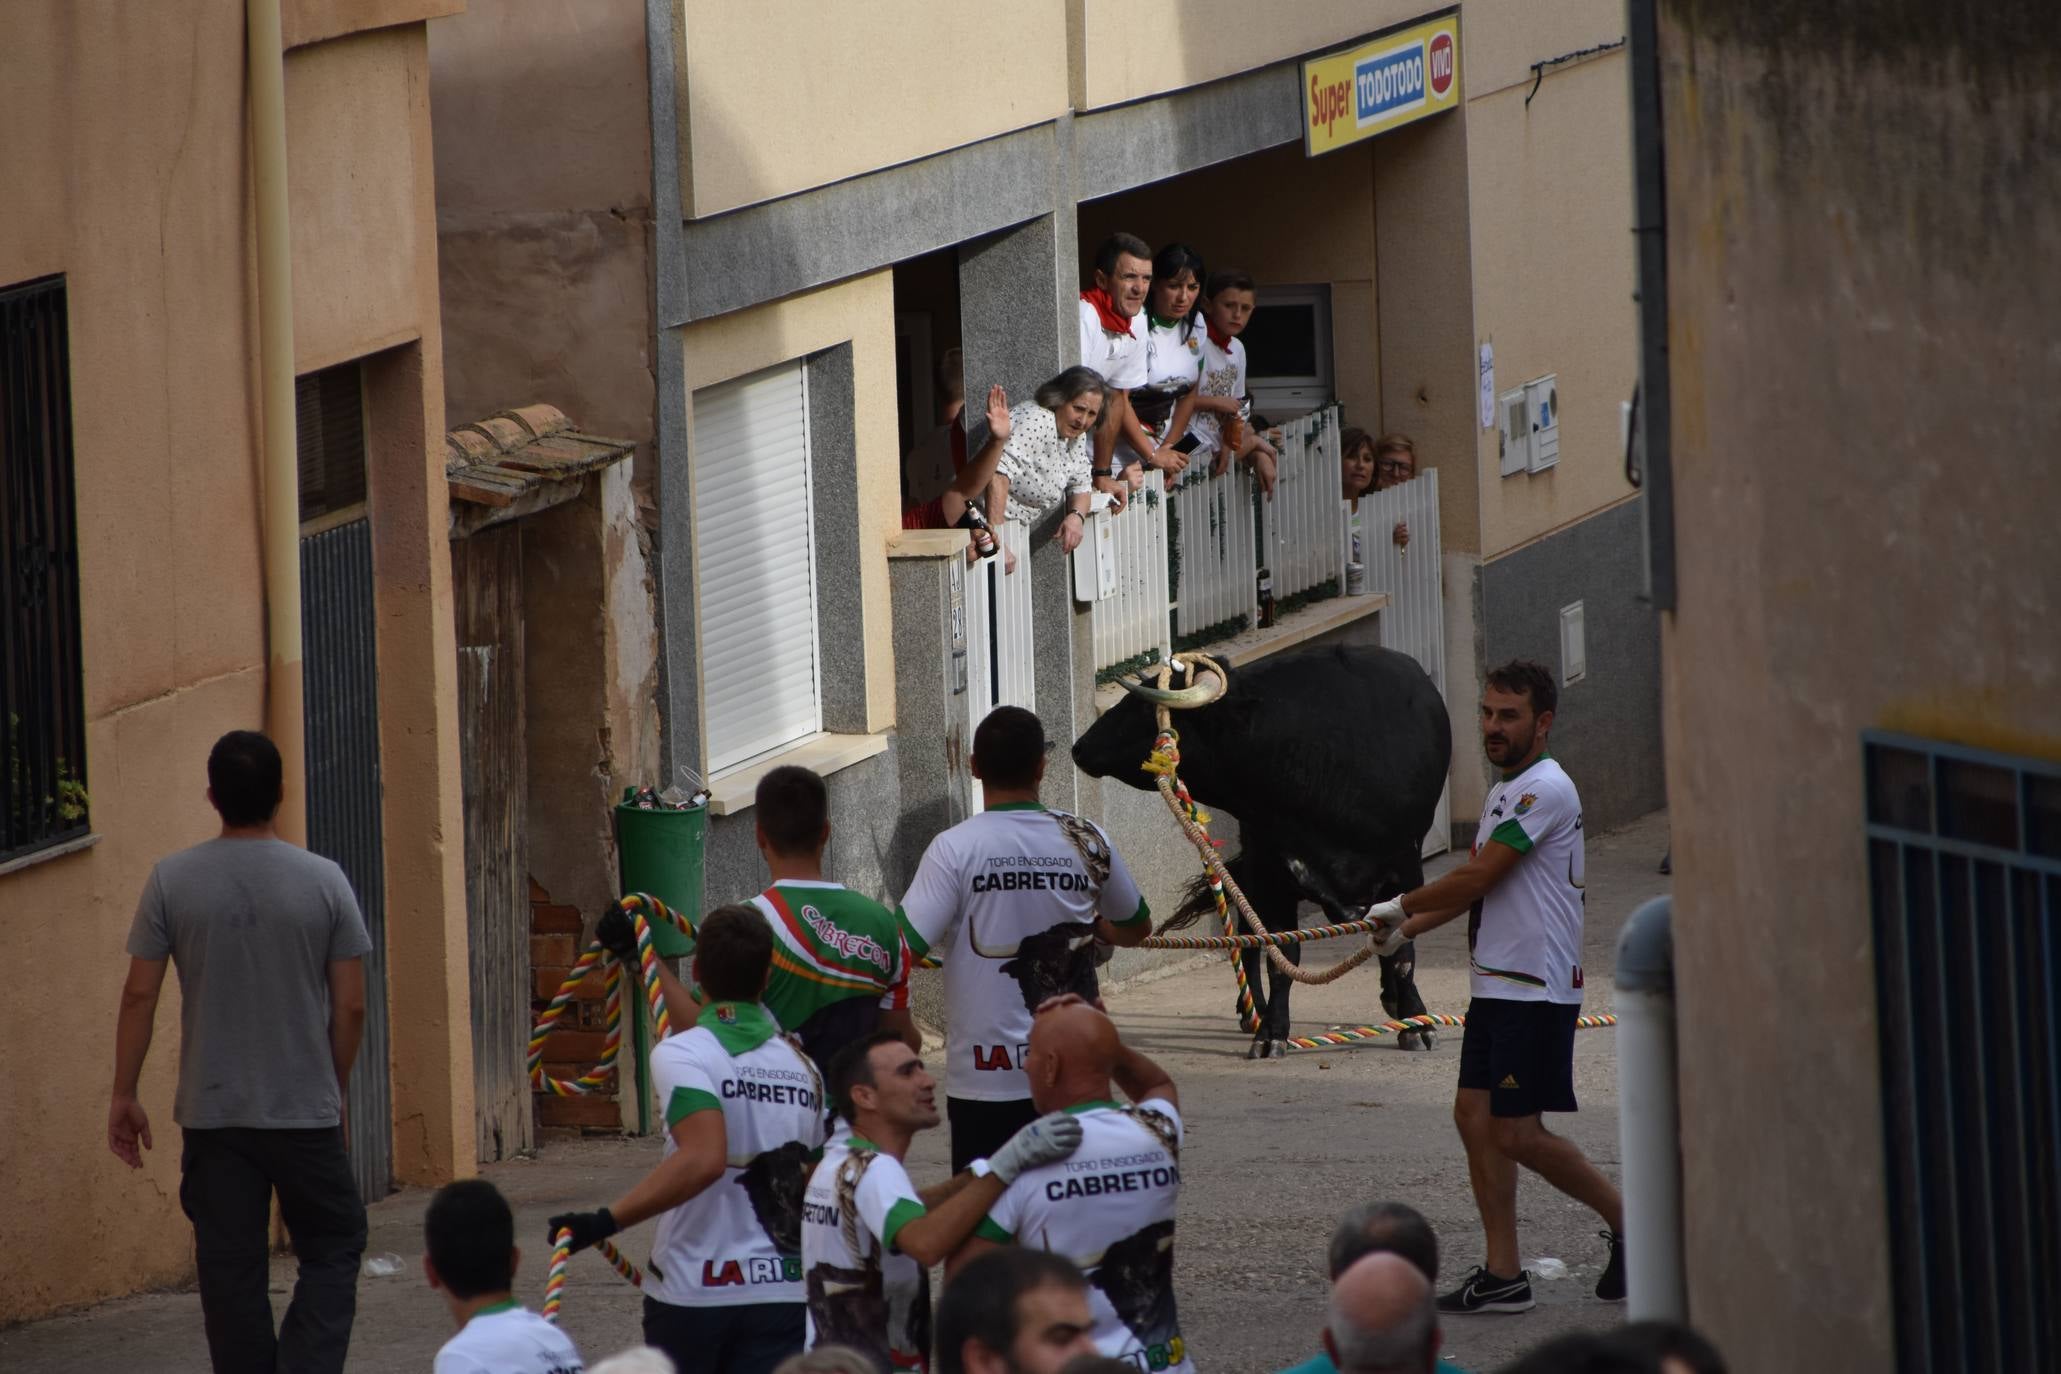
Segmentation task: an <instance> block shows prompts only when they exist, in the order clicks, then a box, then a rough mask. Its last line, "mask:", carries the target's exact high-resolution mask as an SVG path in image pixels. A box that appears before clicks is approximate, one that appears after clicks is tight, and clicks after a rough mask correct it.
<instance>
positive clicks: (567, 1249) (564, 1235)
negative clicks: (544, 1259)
mask: <svg viewBox="0 0 2061 1374" xmlns="http://www.w3.org/2000/svg"><path fill="white" fill-rule="evenodd" d="M571 1262H572V1232H571V1231H570V1230H568V1229H566V1228H565V1227H563V1226H561V1227H559V1228H558V1234H557V1235H555V1236H553V1237H552V1238H551V1272H550V1275H549V1277H547V1278H546V1279H545V1280H544V1320H545V1321H547V1322H550V1323H551V1324H552V1325H553V1326H556V1325H558V1309H559V1308H561V1307H563V1306H564V1305H565V1267H566V1265H568V1264H570V1263H571Z"/></svg>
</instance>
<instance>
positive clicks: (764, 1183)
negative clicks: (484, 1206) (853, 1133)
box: [549, 906, 823, 1374]
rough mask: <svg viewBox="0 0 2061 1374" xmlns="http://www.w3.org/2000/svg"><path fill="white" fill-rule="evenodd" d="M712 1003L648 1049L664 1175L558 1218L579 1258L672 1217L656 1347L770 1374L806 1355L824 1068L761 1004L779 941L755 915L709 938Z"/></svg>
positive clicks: (655, 1301) (702, 943) (700, 961)
mask: <svg viewBox="0 0 2061 1374" xmlns="http://www.w3.org/2000/svg"><path fill="white" fill-rule="evenodd" d="M696 935H697V939H696V941H695V948H694V977H695V980H696V982H698V983H699V984H700V985H701V988H702V990H703V991H704V992H705V993H706V994H707V997H708V1004H707V1009H706V1010H704V1011H703V1012H702V1013H701V1015H700V1017H699V1018H698V1019H697V1020H696V1021H695V1023H694V1025H693V1026H692V1027H691V1028H690V1029H688V1030H685V1031H681V1032H679V1033H678V1034H675V1035H671V1036H668V1037H666V1038H665V1039H664V1040H661V1041H660V1042H659V1043H658V1044H657V1045H655V1046H654V1047H653V1048H652V1051H651V1079H652V1082H653V1084H654V1085H655V1087H656V1089H657V1092H658V1100H659V1101H660V1102H661V1103H663V1104H664V1105H665V1117H666V1141H665V1153H664V1156H663V1157H662V1158H661V1159H660V1161H659V1165H658V1167H657V1168H655V1169H653V1170H652V1171H651V1172H650V1173H649V1174H647V1175H646V1176H645V1177H644V1179H643V1181H642V1182H640V1183H638V1184H637V1185H636V1186H635V1187H633V1188H631V1189H630V1191H629V1192H627V1193H625V1194H623V1196H622V1197H620V1198H618V1199H616V1201H615V1202H614V1203H612V1204H611V1205H609V1206H607V1207H603V1208H600V1209H598V1210H596V1211H592V1212H566V1213H562V1214H560V1215H558V1216H555V1217H553V1218H551V1221H550V1223H549V1239H550V1241H551V1243H552V1244H553V1245H556V1244H557V1240H558V1233H559V1232H560V1231H561V1230H565V1231H570V1232H571V1233H572V1241H571V1248H572V1250H573V1252H574V1253H578V1252H579V1251H581V1250H584V1249H585V1248H587V1247H588V1246H590V1245H594V1244H597V1243H598V1242H600V1241H603V1240H606V1239H608V1238H609V1237H610V1236H612V1235H614V1234H615V1233H616V1232H618V1231H620V1230H622V1229H623V1228H624V1227H626V1226H635V1225H636V1224H637V1223H638V1222H640V1221H643V1220H645V1219H646V1218H648V1217H654V1216H656V1217H660V1221H659V1223H658V1235H657V1238H656V1239H655V1240H654V1241H653V1243H652V1247H651V1264H650V1266H649V1270H648V1272H647V1273H646V1274H645V1277H644V1285H643V1286H644V1339H645V1341H646V1342H647V1343H649V1344H651V1345H654V1346H657V1347H658V1348H659V1349H660V1350H662V1351H664V1352H665V1353H666V1354H667V1355H669V1356H671V1357H672V1359H673V1362H674V1363H675V1364H677V1365H679V1367H680V1368H682V1369H696V1370H706V1371H709V1374H767V1371H769V1370H771V1369H772V1368H773V1366H775V1365H777V1364H779V1363H780V1361H782V1360H784V1359H786V1358H787V1357H788V1356H789V1355H792V1354H794V1353H795V1352H796V1351H798V1350H800V1349H801V1348H802V1337H803V1328H804V1318H803V1311H802V1283H801V1190H802V1184H803V1181H804V1174H803V1172H802V1171H803V1169H804V1167H805V1165H806V1163H807V1160H808V1158H809V1156H810V1155H811V1154H813V1153H814V1152H815V1151H816V1150H817V1149H818V1148H819V1147H820V1146H821V1145H822V1143H823V1092H822V1085H821V1080H820V1079H819V1077H818V1075H817V1073H816V1069H815V1066H814V1065H813V1064H811V1063H810V1062H809V1060H808V1058H807V1056H805V1055H804V1054H803V1053H802V1052H801V1050H800V1049H799V1048H798V1047H797V1046H796V1045H795V1044H794V1042H793V1041H791V1040H789V1039H787V1038H786V1037H784V1036H782V1035H781V1033H780V1027H779V1026H777V1025H776V1024H774V1022H773V1018H772V1017H770V1016H768V1015H767V1014H766V1010H765V1008H764V1007H762V1006H760V1005H759V998H760V997H761V996H762V995H763V994H764V992H765V989H766V975H767V973H768V971H769V969H770V968H771V966H772V960H773V933H772V931H771V930H770V929H768V927H767V925H766V922H765V920H764V918H762V917H761V916H760V915H759V913H758V912H757V911H756V910H754V909H753V908H751V907H748V906H724V907H717V908H716V909H715V910H714V911H712V912H710V913H709V915H708V917H707V919H706V920H704V921H703V922H702V923H701V928H700V930H699V931H697V932H696Z"/></svg>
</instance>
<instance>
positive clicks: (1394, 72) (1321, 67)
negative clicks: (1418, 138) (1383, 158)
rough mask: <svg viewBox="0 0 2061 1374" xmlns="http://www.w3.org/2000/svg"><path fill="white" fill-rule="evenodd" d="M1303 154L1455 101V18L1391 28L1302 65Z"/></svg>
mask: <svg viewBox="0 0 2061 1374" xmlns="http://www.w3.org/2000/svg"><path fill="white" fill-rule="evenodd" d="M1302 94H1303V149H1304V151H1306V152H1308V153H1309V154H1310V155H1311V156H1315V155H1316V154H1318V153H1328V152H1330V151H1331V150H1332V149H1334V148H1343V147H1345V146H1346V145H1347V144H1349V143H1358V142H1359V141H1361V140H1362V139H1368V138H1372V137H1374V135H1376V134H1381V133H1386V132H1388V131H1389V130H1390V129H1394V128H1398V127H1400V126H1402V125H1404V124H1408V123H1411V122H1412V121H1414V120H1419V119H1423V118H1425V117H1427V116H1429V115H1435V114H1441V113H1443V112H1444V111H1446V110H1450V109H1453V108H1454V107H1456V106H1457V105H1458V104H1459V103H1460V16H1459V15H1458V14H1457V13H1453V14H1445V15H1441V16H1439V17H1438V18H1436V19H1427V20H1420V21H1418V22H1417V23H1415V24H1411V25H1408V26H1406V27H1404V28H1400V29H1391V30H1390V31H1389V32H1387V33H1384V34H1382V35H1380V36H1379V37H1376V38H1369V39H1367V40H1366V41H1364V42H1361V43H1356V44H1354V45H1353V46H1352V47H1350V48H1346V49H1344V50H1343V51H1340V52H1334V53H1326V54H1325V55H1324V56H1322V57H1313V58H1311V59H1309V60H1308V61H1307V62H1304V63H1303V64H1302Z"/></svg>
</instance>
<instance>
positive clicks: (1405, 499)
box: [1353, 468, 1453, 858]
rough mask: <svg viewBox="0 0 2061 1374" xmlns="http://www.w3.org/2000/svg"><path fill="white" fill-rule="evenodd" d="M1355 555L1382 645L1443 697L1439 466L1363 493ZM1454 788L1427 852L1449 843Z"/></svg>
mask: <svg viewBox="0 0 2061 1374" xmlns="http://www.w3.org/2000/svg"><path fill="white" fill-rule="evenodd" d="M1398 521H1401V522H1404V523H1406V524H1408V525H1409V527H1410V542H1409V543H1408V544H1405V545H1402V546H1400V547H1398V546H1397V544H1396V542H1395V527H1396V523H1397V522H1398ZM1353 541H1354V543H1356V544H1357V545H1358V546H1359V547H1358V552H1357V554H1356V557H1357V558H1358V559H1359V561H1360V562H1361V563H1363V564H1364V565H1365V566H1366V577H1367V590H1368V591H1370V592H1386V593H1388V606H1387V608H1386V609H1384V610H1383V611H1382V612H1381V642H1382V643H1383V644H1385V645H1386V646H1388V647H1389V648H1391V649H1395V650H1399V651H1400V652H1402V653H1406V654H1408V655H1409V656H1410V657H1411V658H1414V659H1416V660H1417V662H1418V663H1420V664H1422V665H1423V666H1424V671H1425V672H1426V673H1428V674H1430V675H1431V681H1432V684H1433V685H1434V686H1436V687H1437V688H1438V694H1439V696H1441V697H1444V696H1445V694H1446V612H1445V580H1444V575H1443V572H1442V570H1441V568H1440V563H1439V552H1440V550H1439V538H1438V469H1437V468H1426V469H1425V470H1424V471H1423V472H1422V473H1420V474H1419V475H1418V476H1416V477H1413V478H1411V479H1410V480H1409V481H1407V482H1404V483H1402V484H1400V485H1398V486H1393V487H1390V488H1389V489H1388V490H1387V491H1370V492H1368V493H1367V494H1366V495H1365V496H1362V497H1361V498H1360V508H1359V510H1358V512H1357V513H1356V515H1355V517H1354V530H1353ZM1452 837H1453V788H1452V783H1451V782H1450V781H1448V782H1447V784H1446V787H1445V790H1444V791H1442V792H1440V793H1439V794H1438V815H1437V817H1436V818H1435V819H1434V820H1433V821H1432V824H1431V833H1430V834H1428V835H1426V836H1425V837H1424V857H1426V858H1430V857H1431V856H1432V855H1433V854H1443V853H1444V852H1445V851H1446V850H1448V849H1450V848H1451V847H1452V843H1453V838H1452Z"/></svg>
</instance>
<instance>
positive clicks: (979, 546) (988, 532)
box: [957, 501, 1001, 558]
mask: <svg viewBox="0 0 2061 1374" xmlns="http://www.w3.org/2000/svg"><path fill="white" fill-rule="evenodd" d="M957 528H959V529H962V530H972V531H973V547H974V549H975V550H976V551H978V552H979V554H980V556H981V557H982V558H993V557H994V556H995V555H996V554H997V553H999V552H1000V551H1001V545H1000V544H998V543H996V542H995V530H994V527H993V526H992V525H990V524H988V518H987V517H986V516H985V515H982V514H981V513H980V507H979V506H977V505H975V504H974V503H973V502H971V501H968V502H967V503H966V514H964V515H962V516H960V517H959V523H958V525H957Z"/></svg>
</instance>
